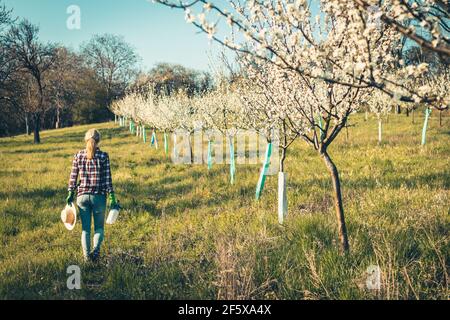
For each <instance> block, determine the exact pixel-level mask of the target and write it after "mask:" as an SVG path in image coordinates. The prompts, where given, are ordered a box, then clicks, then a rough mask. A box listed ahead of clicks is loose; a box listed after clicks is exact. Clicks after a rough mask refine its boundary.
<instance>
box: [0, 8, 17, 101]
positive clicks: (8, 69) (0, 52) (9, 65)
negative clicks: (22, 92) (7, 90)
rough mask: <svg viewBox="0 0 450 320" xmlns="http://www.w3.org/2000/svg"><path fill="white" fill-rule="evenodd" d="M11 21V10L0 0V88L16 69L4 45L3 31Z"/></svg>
mask: <svg viewBox="0 0 450 320" xmlns="http://www.w3.org/2000/svg"><path fill="white" fill-rule="evenodd" d="M12 21H13V20H12V18H11V10H8V9H7V8H6V7H5V6H4V5H3V4H2V2H1V0H0V90H2V89H4V87H3V86H4V85H5V84H6V82H7V81H8V80H9V79H10V77H11V75H12V74H13V73H14V72H15V70H16V63H15V60H14V59H13V57H12V55H11V53H10V52H9V51H8V50H7V47H6V46H5V45H4V41H5V38H4V31H5V29H6V27H7V26H9V24H10V23H11V22H12ZM0 95H1V93H0Z"/></svg>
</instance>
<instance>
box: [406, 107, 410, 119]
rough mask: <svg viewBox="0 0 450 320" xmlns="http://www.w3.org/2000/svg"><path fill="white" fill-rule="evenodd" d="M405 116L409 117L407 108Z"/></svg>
mask: <svg viewBox="0 0 450 320" xmlns="http://www.w3.org/2000/svg"><path fill="white" fill-rule="evenodd" d="M406 116H407V117H409V108H406Z"/></svg>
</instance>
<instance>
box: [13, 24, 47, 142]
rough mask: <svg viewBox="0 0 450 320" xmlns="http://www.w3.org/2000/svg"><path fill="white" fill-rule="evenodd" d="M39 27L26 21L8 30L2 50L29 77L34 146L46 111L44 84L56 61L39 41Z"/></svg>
mask: <svg viewBox="0 0 450 320" xmlns="http://www.w3.org/2000/svg"><path fill="white" fill-rule="evenodd" d="M38 34H39V28H38V27H37V26H35V25H33V24H31V23H30V22H29V21H27V20H22V21H21V22H20V23H19V24H18V25H14V26H12V27H11V28H10V30H9V31H8V32H7V34H6V35H5V38H4V45H5V49H6V50H8V52H9V54H11V55H12V57H13V58H14V59H15V60H16V61H17V65H18V67H19V69H20V72H23V73H27V74H29V75H31V79H32V80H33V83H32V84H31V88H32V89H33V90H35V91H36V96H35V99H33V100H35V101H34V102H33V103H30V105H28V106H26V107H27V111H29V113H30V114H31V115H32V118H33V122H34V143H36V144H37V143H40V142H41V139H40V126H41V117H42V115H43V113H44V112H45V110H46V107H47V105H46V104H45V101H44V100H45V90H46V86H45V81H44V77H45V76H46V75H47V73H48V71H49V70H50V68H51V67H52V66H53V64H54V62H55V56H56V55H55V46H54V45H52V44H42V43H41V42H39V36H38Z"/></svg>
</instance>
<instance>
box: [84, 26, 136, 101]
mask: <svg viewBox="0 0 450 320" xmlns="http://www.w3.org/2000/svg"><path fill="white" fill-rule="evenodd" d="M82 53H83V56H84V58H85V59H86V62H87V64H88V65H89V66H90V67H91V68H93V69H94V70H95V72H96V75H97V77H98V79H99V81H100V82H101V83H102V85H103V86H104V89H105V90H106V105H107V107H108V108H109V107H110V105H111V102H112V101H113V100H114V99H115V98H116V97H118V96H122V95H123V94H124V93H125V90H126V89H127V87H128V86H129V85H130V83H131V82H132V81H133V80H134V79H135V77H136V75H137V69H136V65H137V63H138V61H139V57H138V55H137V54H136V52H135V51H134V49H133V48H132V47H131V46H130V45H129V44H128V43H127V42H125V40H124V39H123V38H122V37H120V36H116V35H111V34H104V35H95V36H94V37H93V38H92V39H91V40H90V41H89V42H87V43H85V44H84V45H83V48H82Z"/></svg>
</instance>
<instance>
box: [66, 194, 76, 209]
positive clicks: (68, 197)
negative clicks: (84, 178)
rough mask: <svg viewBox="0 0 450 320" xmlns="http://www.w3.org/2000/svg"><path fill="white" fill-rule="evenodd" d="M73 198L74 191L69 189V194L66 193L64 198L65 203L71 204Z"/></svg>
mask: <svg viewBox="0 0 450 320" xmlns="http://www.w3.org/2000/svg"><path fill="white" fill-rule="evenodd" d="M74 199H75V192H73V191H69V194H68V196H67V199H66V201H67V205H68V206H71V205H72V203H73V200H74Z"/></svg>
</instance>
